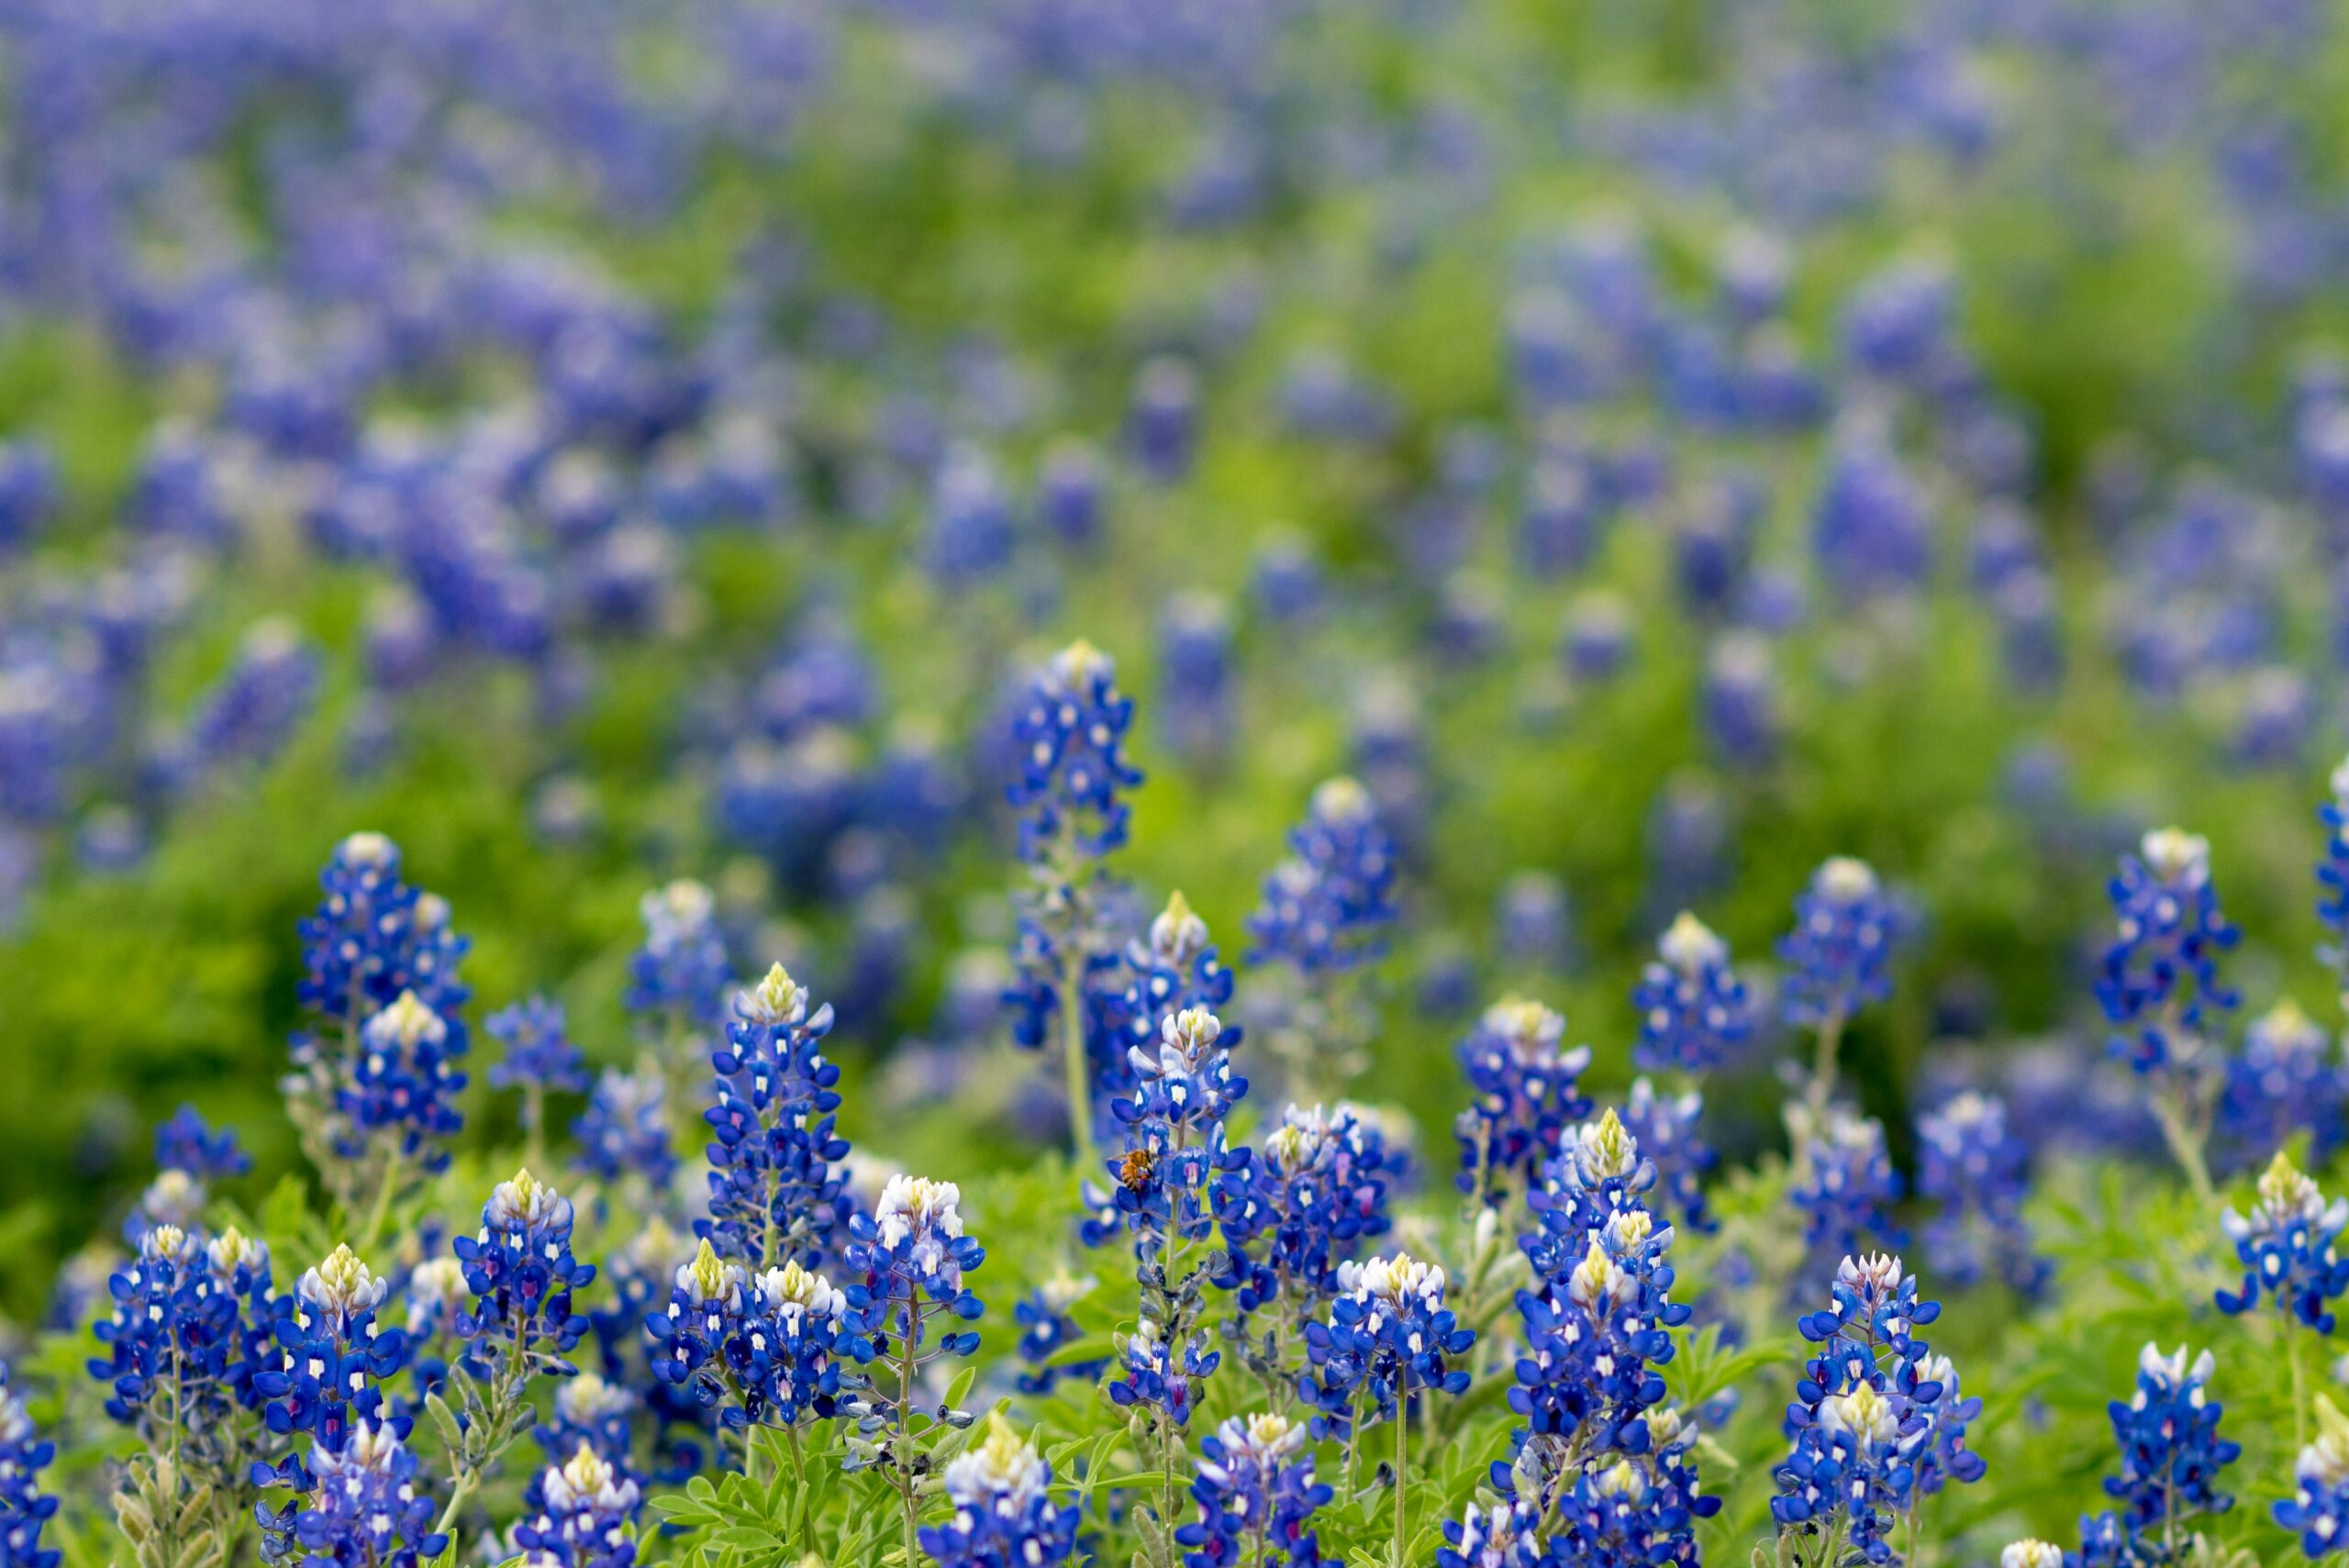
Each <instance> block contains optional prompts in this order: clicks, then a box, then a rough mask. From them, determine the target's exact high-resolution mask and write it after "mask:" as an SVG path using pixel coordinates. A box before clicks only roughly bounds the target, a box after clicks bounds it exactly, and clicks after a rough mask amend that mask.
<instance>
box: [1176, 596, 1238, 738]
mask: <svg viewBox="0 0 2349 1568" xmlns="http://www.w3.org/2000/svg"><path fill="white" fill-rule="evenodd" d="M1231 666H1232V630H1231V613H1230V609H1229V608H1228V607H1227V606H1225V604H1224V601H1223V600H1222V599H1221V598H1220V597H1219V596H1218V595H1214V594H1207V593H1190V594H1179V595H1175V597H1174V598H1173V599H1171V600H1169V601H1168V603H1167V606H1166V608H1165V610H1164V611H1163V613H1162V614H1161V615H1160V616H1159V619H1158V673H1159V688H1158V721H1159V725H1160V727H1161V732H1162V733H1163V735H1164V736H1165V738H1166V743H1167V746H1168V747H1169V749H1170V750H1172V751H1175V753H1177V754H1178V755H1180V756H1182V757H1184V758H1185V759H1186V760H1187V761H1189V762H1192V763H1193V764H1194V765H1211V764H1213V763H1214V762H1216V761H1217V760H1218V759H1219V758H1220V757H1221V756H1222V755H1223V753H1224V751H1226V750H1227V749H1228V748H1229V746H1230V740H1231V726H1232V669H1231Z"/></svg>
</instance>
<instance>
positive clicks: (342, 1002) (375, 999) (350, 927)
mask: <svg viewBox="0 0 2349 1568" xmlns="http://www.w3.org/2000/svg"><path fill="white" fill-rule="evenodd" d="M318 881H319V884H320V885H321V886H323V887H324V888H325V890H326V897H325V898H324V899H323V900H322V901H321V902H320V903H319V905H318V907H317V912H316V913H314V914H313V915H311V916H310V917H308V918H306V919H305V920H304V921H303V922H302V924H301V928H300V934H301V938H302V955H303V968H304V974H303V979H302V985H301V991H300V996H301V1001H302V1005H303V1006H305V1007H307V1008H309V1009H310V1010H311V1011H313V1012H316V1013H317V1014H319V1015H321V1016H322V1017H324V1018H328V1019H330V1020H333V1021H335V1022H338V1023H340V1024H342V1025H343V1026H345V1027H346V1028H349V1029H356V1028H357V1027H358V1026H359V1025H361V1024H362V1023H363V1022H365V1021H366V1019H367V1018H369V1017H371V1016H372V1015H373V1014H374V1013H375V1012H377V1011H378V1010H380V1009H382V1008H384V1007H387V1006H391V1004H392V1003H393V1002H394V1001H395V1000H397V999H398V998H399V997H400V996H401V995H406V994H407V993H410V992H413V993H414V994H415V995H416V996H417V999H418V1000H419V1001H421V1002H423V1003H424V1005H425V1006H429V1007H431V1008H433V1009H434V1010H435V1011H438V1012H443V1013H446V1012H451V1011H453V1010H454V1009H455V1008H457V1007H458V1006H462V1004H463V1003H464V1001H465V1000H466V998H467V995H468V993H467V991H466V990H465V987H464V984H463V982H462V979H461V978H460V976H459V973H458V966H459V963H460V962H462V959H463V958H464V955H465V953H466V951H467V950H468V949H469V948H470V947H471V945H472V944H471V943H470V942H469V941H468V940H466V939H465V938H463V937H461V936H459V935H457V934H456V933H455V932H454V931H453V930H452V929H451V928H450V925H449V908H448V905H447V904H446V903H444V902H443V901H442V900H440V898H438V897H436V896H434V895H431V894H429V893H424V892H420V891H419V890H417V888H415V887H412V886H410V885H409V884H407V883H406V882H404V881H402V880H401V877H400V851H399V846H398V845H396V844H395V843H393V842H392V841H391V840H389V839H386V838H385V837H384V835H383V834H381V833H353V834H351V836H350V837H349V838H347V839H345V840H343V841H342V842H341V843H340V844H338V845H337V846H335V851H334V854H333V856H332V858H331V859H329V860H328V862H327V867H326V870H325V871H323V872H322V873H319V877H318Z"/></svg>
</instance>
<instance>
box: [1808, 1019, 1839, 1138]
mask: <svg viewBox="0 0 2349 1568" xmlns="http://www.w3.org/2000/svg"><path fill="white" fill-rule="evenodd" d="M1842 1044H1843V1009H1842V1007H1841V1006H1835V1007H1831V1008H1830V1009H1829V1010H1828V1013H1827V1016H1826V1017H1825V1018H1821V1019H1820V1020H1819V1046H1818V1051H1817V1052H1816V1054H1815V1055H1814V1056H1813V1057H1812V1059H1811V1067H1810V1086H1809V1089H1808V1090H1807V1091H1806V1092H1805V1094H1804V1098H1805V1099H1806V1100H1808V1101H1809V1105H1810V1110H1811V1116H1812V1118H1813V1119H1814V1120H1815V1119H1816V1118H1818V1117H1819V1116H1820V1115H1821V1114H1823V1113H1824V1112H1825V1111H1826V1109H1827V1102H1828V1101H1829V1100H1831V1099H1832V1098H1833V1097H1834V1095H1835V1069H1836V1057H1837V1054H1838V1052H1839V1051H1841V1050H1842Z"/></svg>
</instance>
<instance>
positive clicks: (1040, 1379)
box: [1011, 1273, 1109, 1394]
mask: <svg viewBox="0 0 2349 1568" xmlns="http://www.w3.org/2000/svg"><path fill="white" fill-rule="evenodd" d="M1093 1289H1094V1282H1093V1281H1092V1280H1091V1279H1090V1278H1071V1277H1070V1276H1069V1275H1067V1274H1064V1273H1063V1274H1054V1275H1053V1276H1052V1278H1050V1279H1048V1280H1046V1281H1045V1282H1044V1283H1043V1284H1041V1285H1039V1286H1038V1287H1037V1288H1036V1289H1034V1290H1031V1291H1030V1292H1029V1293H1028V1294H1027V1295H1026V1296H1023V1297H1021V1298H1020V1301H1019V1305H1018V1306H1017V1307H1013V1308H1012V1314H1011V1315H1012V1318H1013V1321H1015V1322H1017V1323H1018V1324H1019V1329H1020V1334H1019V1359H1020V1361H1021V1362H1023V1363H1025V1365H1026V1367H1027V1370H1026V1371H1024V1372H1022V1373H1020V1374H1019V1392H1020V1393H1022V1394H1050V1393H1051V1392H1052V1390H1053V1389H1054V1388H1055V1387H1057V1386H1058V1385H1059V1384H1060V1382H1061V1380H1062V1379H1063V1378H1074V1379H1075V1380H1076V1381H1077V1382H1079V1383H1091V1382H1093V1381H1095V1380H1096V1379H1097V1378H1098V1377H1099V1376H1100V1375H1101V1371H1102V1369H1103V1368H1104V1367H1106V1366H1108V1364H1109V1363H1108V1362H1107V1361H1089V1362H1067V1363H1064V1364H1062V1365H1058V1366H1055V1365H1054V1364H1052V1357H1054V1356H1055V1355H1058V1354H1059V1353H1060V1352H1061V1351H1063V1350H1065V1349H1067V1348H1068V1347H1069V1346H1070V1345H1071V1344H1073V1343H1075V1342H1076V1341H1077V1340H1079V1339H1080V1338H1081V1337H1082V1336H1081V1334H1080V1332H1079V1330H1078V1329H1077V1326H1076V1322H1075V1320H1074V1318H1071V1317H1070V1316H1069V1308H1070V1307H1073V1306H1074V1305H1075V1304H1076V1303H1077V1302H1079V1301H1081V1300H1083V1299H1084V1298H1085V1296H1090V1295H1091V1294H1092V1293H1093Z"/></svg>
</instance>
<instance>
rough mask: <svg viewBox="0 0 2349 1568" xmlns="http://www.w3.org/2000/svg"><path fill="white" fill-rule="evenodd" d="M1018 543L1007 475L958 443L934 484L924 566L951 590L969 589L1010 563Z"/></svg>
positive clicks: (979, 452) (975, 450) (982, 455)
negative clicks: (1014, 538)
mask: <svg viewBox="0 0 2349 1568" xmlns="http://www.w3.org/2000/svg"><path fill="white" fill-rule="evenodd" d="M1012 543H1013V532H1012V519H1011V498H1010V496H1009V495H1008V494H1006V492H1005V490H1004V484H1003V477H1002V475H1001V473H998V472H997V470H996V465H995V462H994V461H993V460H992V459H991V458H989V457H988V456H987V454H986V453H985V451H983V450H980V449H979V448H978V447H976V446H973V445H970V444H968V443H957V444H956V445H955V446H953V447H952V448H951V449H950V450H948V451H947V453H946V455H945V457H944V459H943V460H942V461H941V462H940V463H939V465H938V476H937V479H936V481H935V482H934V483H933V484H932V485H931V492H930V537H929V539H928V540H927V541H926V542H925V548H924V550H923V564H924V565H926V566H927V567H928V568H929V570H930V575H931V576H933V577H935V578H937V579H938V580H939V582H940V583H941V584H942V585H944V586H946V587H947V588H949V589H959V588H966V587H968V586H969V585H970V584H974V583H978V582H981V581H984V580H985V579H986V578H988V577H991V576H993V575H995V574H996V573H998V572H1000V571H1002V570H1003V569H1004V567H1005V566H1007V565H1008V564H1009V563H1010V561H1011V549H1012Z"/></svg>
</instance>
